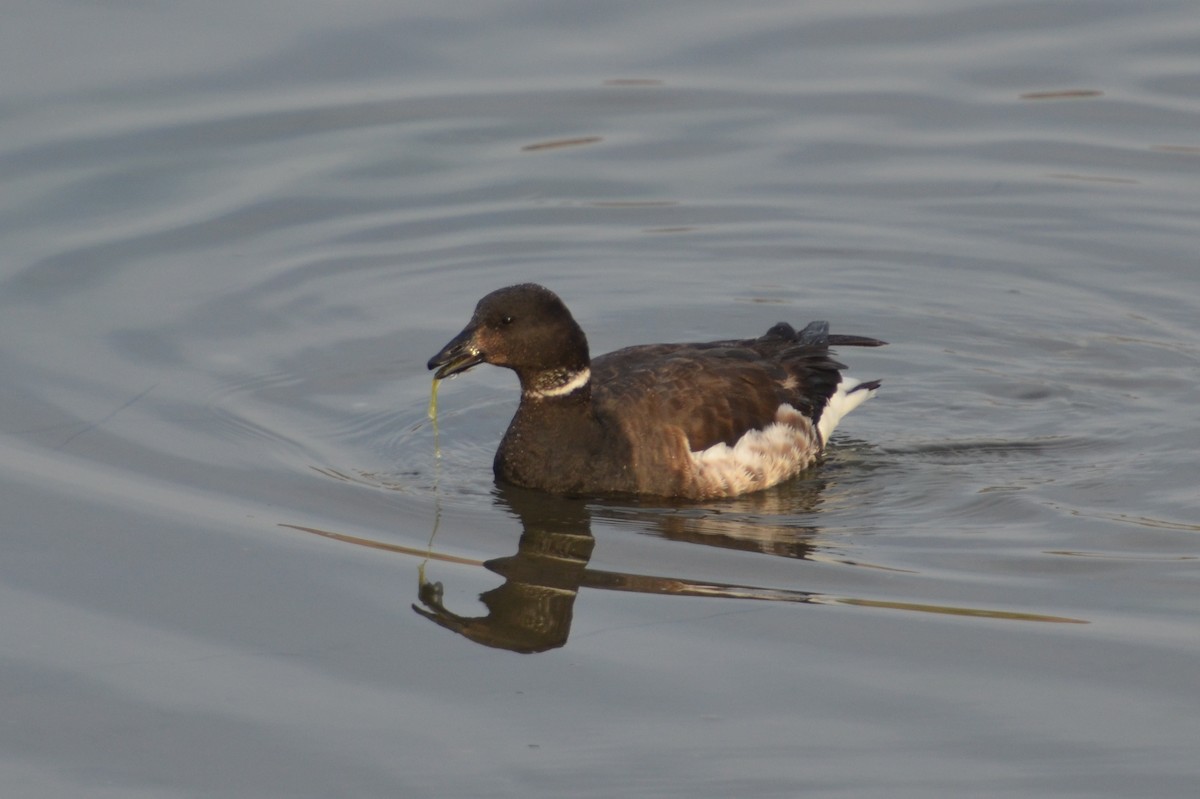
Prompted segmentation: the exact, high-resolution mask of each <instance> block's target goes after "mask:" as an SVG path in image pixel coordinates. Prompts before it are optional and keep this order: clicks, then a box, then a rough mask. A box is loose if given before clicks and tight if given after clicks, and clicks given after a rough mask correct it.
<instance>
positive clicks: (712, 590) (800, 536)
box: [413, 486, 815, 653]
mask: <svg viewBox="0 0 1200 799" xmlns="http://www.w3.org/2000/svg"><path fill="white" fill-rule="evenodd" d="M497 492H498V493H497V501H498V502H499V503H500V504H502V505H505V506H507V507H508V508H509V509H510V510H511V511H512V512H513V513H514V514H515V515H516V516H517V517H518V518H519V519H520V520H521V524H522V527H523V530H524V532H523V533H522V534H521V540H520V542H519V543H518V545H517V552H516V554H515V555H510V556H508V557H503V558H494V559H492V560H488V561H484V563H483V566H484V567H485V568H487V569H488V570H489V571H492V572H495V573H496V574H498V575H500V576H501V577H503V578H504V583H503V584H502V585H500V586H498V587H497V588H493V589H492V590H490V591H487V592H485V593H483V594H481V595H480V597H479V598H480V601H482V602H483V604H484V606H485V607H486V608H487V610H488V613H487V615H485V616H462V615H459V614H457V613H454V612H453V611H451V610H449V609H448V608H447V607H446V606H445V604H444V603H443V593H444V592H443V589H442V584H441V583H439V582H430V581H428V580H425V579H424V577H422V580H421V583H420V587H419V589H418V598H419V599H420V604H419V605H416V604H414V605H413V610H415V611H416V612H417V613H419V614H421V615H422V616H424V617H425V618H427V619H430V620H432V621H434V622H436V623H437V624H439V625H441V626H442V627H445V628H446V629H448V630H453V631H454V632H456V633H458V634H459V635H462V636H464V637H465V638H469V639H470V640H472V641H475V642H476V643H480V644H484V645H485V646H491V647H496V648H500V649H509V650H512V651H514V652H525V653H532V652H544V651H546V650H548V649H555V648H557V647H561V646H563V645H564V644H565V643H566V642H567V637H568V635H569V634H570V630H571V619H572V616H573V612H574V607H575V598H576V596H578V594H579V589H580V588H596V589H604V590H609V591H633V592H637V593H647V594H673V595H677V596H708V597H715V596H725V597H736V598H742V599H768V600H775V601H781V600H782V601H790V602H808V601H811V600H812V599H813V597H814V596H815V595H813V594H810V593H807V592H803V591H780V590H772V589H764V588H755V587H752V586H739V585H726V584H719V583H703V582H695V581H688V580H682V579H676V578H670V577H655V576H651V575H640V574H626V573H622V572H608V571H599V570H596V569H588V568H587V566H588V561H589V560H590V558H591V556H592V549H593V548H594V546H595V543H596V540H595V539H594V538H593V537H592V533H591V515H592V508H596V509H598V510H600V511H602V512H604V511H608V512H609V513H608V515H611V516H613V517H619V516H625V515H629V514H636V517H637V518H638V519H639V521H640V522H642V523H646V522H650V523H651V525H652V526H653V527H654V528H655V529H656V530H658V532H660V533H661V534H662V535H663V536H664V537H666V538H671V539H675V540H685V541H695V542H698V543H706V544H711V545H716V546H723V547H731V548H736V549H755V550H764V551H768V552H771V553H772V554H777V555H787V556H790V557H804V556H805V555H806V554H807V553H808V551H809V546H810V545H809V544H808V543H807V542H806V541H805V540H804V538H806V537H807V535H808V534H809V532H810V531H809V530H808V528H800V529H797V528H793V527H780V528H772V529H773V532H774V535H771V534H769V531H767V530H765V529H764V527H763V526H761V525H760V526H758V527H755V526H752V525H747V524H745V523H744V522H740V521H736V520H729V521H726V520H725V519H723V518H720V517H713V516H712V515H711V514H708V515H696V516H688V515H686V514H685V515H679V514H674V513H654V512H649V511H647V512H638V509H637V508H630V507H629V506H617V505H609V506H604V505H596V504H594V503H593V504H591V505H589V503H588V502H587V501H585V500H581V499H571V498H565V497H558V496H554V495H550V494H545V493H542V492H538V491H530V490H526V489H520V488H516V487H510V486H504V487H500V488H498V489H497ZM737 503H738V506H739V507H740V506H742V505H745V503H746V500H745V499H739V500H737ZM768 527H769V525H768ZM739 532H740V533H741V535H739V534H738V533H739Z"/></svg>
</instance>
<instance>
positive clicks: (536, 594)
mask: <svg viewBox="0 0 1200 799" xmlns="http://www.w3.org/2000/svg"><path fill="white" fill-rule="evenodd" d="M831 482H832V481H830V482H827V481H826V480H825V479H824V478H819V477H814V478H811V479H808V480H805V479H800V480H795V481H792V482H791V483H789V484H787V485H786V486H779V487H777V488H775V489H772V490H770V491H765V492H761V493H760V494H755V495H747V496H743V497H738V498H736V499H731V500H727V501H725V502H722V503H706V504H705V505H704V506H702V507H701V506H696V505H688V504H680V505H676V506H673V507H672V506H667V507H664V506H661V505H658V506H656V505H651V504H646V505H636V504H620V503H619V502H617V501H615V500H612V501H600V500H595V499H592V500H582V499H572V498H567V497H560V496H555V495H551V494H544V493H541V492H538V491H530V490H526V489H519V488H514V487H497V488H496V493H495V501H496V504H497V505H499V506H500V507H502V508H504V509H505V510H507V511H508V512H509V513H511V514H512V515H514V516H516V517H517V518H518V519H519V520H520V522H521V525H522V530H523V532H522V534H521V538H520V541H519V543H518V544H517V551H516V553H515V554H513V555H509V556H506V557H501V558H494V559H492V560H487V561H483V562H482V563H481V562H480V561H477V560H473V559H469V558H465V557H461V556H459V555H454V554H450V553H445V552H435V551H434V550H433V549H432V548H431V547H429V548H420V547H412V546H403V545H400V544H396V543H391V542H387V541H381V540H378V539H373V538H362V537H359V536H354V535H350V534H347V533H341V532H335V531H331V530H322V529H319V528H316V527H308V526H302V525H296V524H287V523H280V526H281V527H286V528H289V529H292V530H297V531H300V532H304V533H308V534H312V535H319V536H322V537H324V538H329V539H333V540H336V541H340V542H343V543H346V544H353V545H355V546H361V547H368V548H371V549H375V550H380V551H384V552H390V553H394V554H401V555H405V556H408V557H414V558H420V559H422V561H423V562H422V566H421V569H420V577H419V582H418V589H417V598H418V604H414V605H413V606H412V608H413V610H414V611H416V612H417V613H418V614H420V615H421V616H423V617H424V618H426V619H429V620H430V621H433V622H435V623H436V624H438V625H440V626H441V627H444V628H445V629H447V630H451V631H453V632H455V633H458V634H459V635H461V636H463V637H464V638H467V639H469V640H471V641H474V642H476V643H479V644H482V645H484V646H489V647H493V648H497V649H507V650H511V651H513V652H522V653H534V652H545V651H547V650H550V649H556V648H558V647H561V646H563V645H565V644H566V642H567V639H568V637H569V636H570V633H571V621H572V618H573V615H574V611H575V598H576V597H577V596H578V595H579V591H580V589H582V588H590V589H597V590H605V591H630V592H635V593H641V594H669V595H673V596H702V597H717V598H724V599H740V600H758V601H769V602H789V603H797V604H812V605H843V606H845V605H849V606H854V607H868V608H877V609H887V610H901V611H906V612H916V613H934V614H943V615H953V616H970V617H976V618H989V619H1007V620H1010V621H1030V622H1053V623H1068V624H1086V623H1087V621H1086V620H1083V619H1074V618H1069V617H1063V616H1048V615H1042V614H1035V613H1020V612H1015V611H1010V610H992V609H987V608H967V607H960V606H952V605H934V604H927V603H920V602H906V601H897V600H893V599H868V598H865V597H847V596H834V595H831V594H825V593H818V592H809V591H798V590H792V589H780V588H766V587H761V586H753V585H738V584H733V583H715V582H705V581H698V580H689V579H684V578H677V577H667V576H656V575H650V574H631V573H627V572H614V571H603V570H599V569H592V568H588V564H589V561H590V560H591V557H592V550H593V549H594V547H595V544H596V541H595V539H594V538H593V537H592V531H591V526H592V519H593V517H598V518H600V519H603V520H604V521H607V522H615V523H618V524H624V525H628V526H632V527H634V528H636V529H637V530H639V531H642V532H646V533H651V534H657V535H660V536H662V537H663V538H666V539H670V540H673V541H686V542H689V543H693V544H704V545H708V546H716V547H722V548H729V549H737V550H742V551H747V550H749V551H756V552H763V553H766V554H770V555H774V556H776V557H786V558H800V559H812V560H825V561H829V560H832V559H833V558H832V556H831V555H830V554H829V553H827V552H822V551H821V547H820V545H819V544H818V543H817V542H818V540H819V533H820V530H819V529H818V528H815V527H812V526H808V525H805V524H802V523H799V522H798V521H797V519H802V518H809V519H811V518H814V516H815V515H816V513H815V512H816V511H818V510H819V507H818V506H819V505H820V504H821V503H822V502H824V501H826V500H827V498H828V496H829V494H831V493H833V491H832V489H831ZM431 560H432V561H440V562H446V563H457V564H461V565H467V566H483V567H484V568H486V569H488V570H489V571H491V572H493V573H495V574H498V575H500V576H501V577H503V578H504V582H503V583H502V584H501V585H500V586H498V587H496V588H493V589H492V590H490V591H486V592H484V593H483V594H481V595H480V597H479V598H480V600H481V601H482V603H483V606H484V607H485V608H486V609H487V613H486V614H485V615H482V616H466V615H461V614H458V613H455V612H454V611H452V610H450V609H449V608H447V607H446V605H445V602H444V596H445V592H444V590H443V587H442V584H441V583H440V582H433V581H430V580H427V579H425V570H424V563H425V562H428V561H431ZM838 562H840V563H842V564H845V565H848V566H858V567H864V568H871V569H882V570H885V571H892V572H905V571H907V570H904V569H897V568H893V567H888V566H882V565H878V564H868V563H862V562H854V561H850V560H839V561H838Z"/></svg>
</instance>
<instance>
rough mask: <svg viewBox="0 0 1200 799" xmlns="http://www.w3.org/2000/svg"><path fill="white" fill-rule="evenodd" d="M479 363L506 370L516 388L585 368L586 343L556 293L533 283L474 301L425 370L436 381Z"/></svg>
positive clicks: (508, 288) (497, 292) (511, 287)
mask: <svg viewBox="0 0 1200 799" xmlns="http://www.w3.org/2000/svg"><path fill="white" fill-rule="evenodd" d="M481 363H490V364H494V365H496V366H504V367H507V368H509V369H512V370H514V371H515V372H516V373H517V375H518V376H519V377H520V378H521V385H522V386H531V385H534V384H535V383H536V382H537V381H538V378H539V376H542V375H547V374H553V373H562V374H567V373H574V372H578V371H580V370H582V369H584V368H585V367H587V366H588V363H589V357H588V345H587V338H586V337H585V336H584V334H583V331H582V330H581V329H580V328H579V325H578V324H576V323H575V320H574V319H573V318H572V317H571V312H570V311H568V310H567V306H566V305H564V304H563V301H562V300H560V299H559V298H558V295H557V294H555V293H554V292H552V291H550V290H549V289H547V288H544V287H542V286H539V285H537V284H536V283H522V284H520V285H516V286H509V287H507V288H502V289H497V290H496V291H493V292H492V293H491V294H489V295H487V296H486V297H484V298H483V299H482V300H480V301H479V304H478V305H476V306H475V313H474V314H473V315H472V316H471V321H470V322H468V323H467V326H466V327H465V328H463V330H462V332H461V333H459V334H458V335H457V336H455V337H454V338H453V339H451V340H450V343H448V344H447V345H446V346H445V347H443V348H442V350H441V352H439V353H438V354H437V355H435V356H433V357H432V358H430V359H429V368H430V369H437V372H436V374H435V375H434V376H435V377H437V378H438V379H439V380H440V379H443V378H446V377H450V376H452V375H456V374H460V373H462V372H465V371H467V370H468V369H470V368H471V367H473V366H476V365H477V364H481Z"/></svg>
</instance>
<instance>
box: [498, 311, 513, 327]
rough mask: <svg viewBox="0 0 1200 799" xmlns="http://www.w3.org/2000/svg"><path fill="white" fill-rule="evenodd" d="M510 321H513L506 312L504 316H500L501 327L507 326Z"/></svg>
mask: <svg viewBox="0 0 1200 799" xmlns="http://www.w3.org/2000/svg"><path fill="white" fill-rule="evenodd" d="M512 323H513V318H512V317H511V316H509V315H508V314H505V315H504V316H501V317H500V325H501V327H507V326H508V325H511V324H512Z"/></svg>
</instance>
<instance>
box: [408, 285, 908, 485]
mask: <svg viewBox="0 0 1200 799" xmlns="http://www.w3.org/2000/svg"><path fill="white" fill-rule="evenodd" d="M885 343H886V342H883V341H879V340H878V339H873V338H866V337H863V336H847V335H833V334H830V333H829V325H828V323H826V322H812V323H811V324H809V325H807V326H806V327H805V328H804V329H803V330H801V331H799V332H797V331H796V330H794V329H793V328H792V326H791V325H789V324H787V323H785V322H780V323H779V324H776V325H775V326H773V327H772V328H771V329H770V330H768V331H767V332H766V333H765V334H763V335H762V336H760V337H758V338H754V339H745V340H730V341H714V342H707V343H696V344H645V345H640V346H633V347H626V348H625V349H621V350H617V351H615V352H610V353H608V354H606V355H600V356H597V357H596V358H594V359H592V358H591V357H590V356H589V353H588V342H587V337H586V336H585V335H584V332H583V330H582V329H581V328H580V327H579V325H578V324H577V323H576V321H575V319H574V318H573V317H572V316H571V312H570V311H569V310H567V306H566V305H565V304H563V301H562V300H561V299H559V297H558V295H556V294H555V293H554V292H552V291H550V290H549V289H547V288H545V287H543V286H539V285H537V284H535V283H522V284H520V285H516V286H508V287H507V288H502V289H498V290H496V291H493V292H492V293H491V294H488V295H487V296H485V297H484V298H483V299H481V300H480V301H479V304H478V305H476V307H475V313H474V314H473V315H472V316H471V320H470V321H469V322H468V323H467V326H466V327H465V328H463V330H462V332H460V333H459V334H458V335H457V336H455V337H454V338H453V339H451V340H450V342H449V343H448V344H446V346H445V347H443V348H442V350H441V351H440V352H438V354H437V355H435V356H433V358H431V359H430V360H429V364H428V366H429V368H430V369H436V370H437V371H436V373H435V375H434V377H435V379H444V378H447V377H451V376H453V375H457V374H461V373H462V372H465V371H467V370H468V369H470V368H472V367H474V366H476V365H478V364H481V363H490V364H494V365H496V366H503V367H506V368H508V369H512V370H513V371H514V372H516V373H517V378H518V379H519V380H520V383H521V401H520V404H519V405H518V406H517V411H516V414H515V415H514V416H513V419H512V422H511V423H510V424H509V427H508V431H507V432H506V433H505V434H504V438H503V440H501V442H500V447H499V449H498V450H497V451H496V458H495V462H494V464H493V468H494V472H495V476H496V478H497V479H498V480H500V481H502V482H507V483H511V484H514V485H518V486H523V487H526V488H533V489H540V490H543V491H547V492H551V493H555V494H567V495H602V494H642V495H651V496H660V497H681V498H687V499H697V500H704V499H714V498H718V497H731V496H736V495H738V494H744V493H748V492H751V491H761V490H763V489H765V488H769V487H771V486H773V485H776V484H777V483H780V482H782V481H784V480H787V479H789V478H791V477H793V476H795V475H796V474H798V473H800V472H801V471H803V470H804V469H806V468H808V467H809V466H811V465H812V464H813V462H814V461H815V460H816V459H817V457H818V456H819V455H820V454H821V452H822V450H823V449H824V447H825V445H826V443H828V441H829V436H830V434H831V433H832V432H833V429H834V427H836V426H837V423H838V422H839V421H840V420H841V419H842V417H843V416H845V415H846V414H847V413H849V412H850V411H852V410H853V409H854V408H856V407H858V406H859V405H860V404H862V403H863V402H864V401H865V400H866V399H867V398H868V397H871V396H873V395H874V394H875V391H876V389H878V388H879V384H880V383H879V381H878V380H868V381H858V380H854V379H852V378H850V377H848V376H844V375H843V374H842V370H843V369H844V368H845V367H844V366H843V365H842V364H841V363H838V362H837V361H836V360H834V358H833V356H832V354H831V353H830V351H829V348H830V346H850V347H877V346H880V345H882V344H885Z"/></svg>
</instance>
